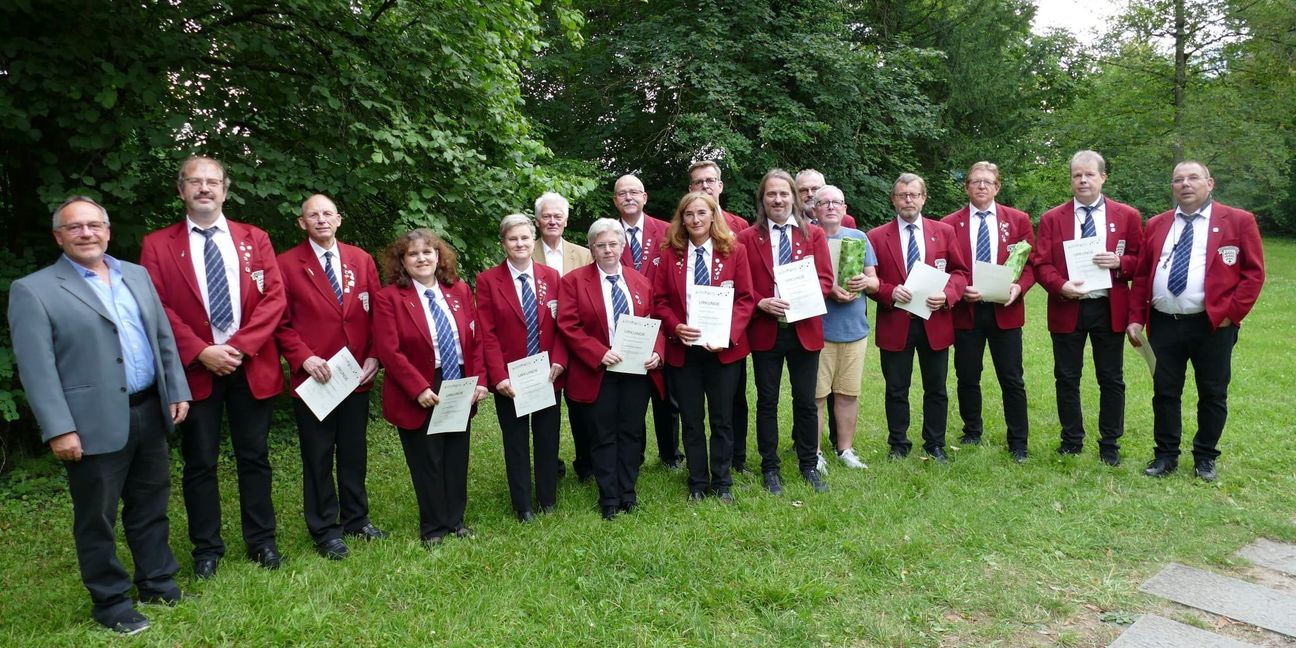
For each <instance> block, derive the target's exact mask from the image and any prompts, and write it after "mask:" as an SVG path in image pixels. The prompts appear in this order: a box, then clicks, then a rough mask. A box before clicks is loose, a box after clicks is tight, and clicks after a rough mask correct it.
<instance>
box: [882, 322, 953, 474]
mask: <svg viewBox="0 0 1296 648" xmlns="http://www.w3.org/2000/svg"><path fill="white" fill-rule="evenodd" d="M879 351H880V352H881V353H880V355H881V359H882V379H883V381H885V382H886V419H887V443H888V444H890V445H891V449H892V450H893V451H896V450H898V451H900V452H903V453H906V454H907V453H908V452H909V449H910V448H912V447H913V444H911V443H910V442H909V386H910V384H911V383H912V382H913V358H914V353H915V352H917V354H918V370H919V371H920V372H922V387H923V423H922V437H923V449H924V450H926V451H927V452H931V451H933V450H936V449H937V448H944V447H945V426H946V424H947V419H948V417H949V395H948V394H946V392H945V379H946V377H947V376H948V375H949V349H942V350H940V351H933V350H932V348H931V345H929V344H928V343H927V330H926V329H925V328H923V320H922V319H921V318H917V317H914V318H913V319H911V320H910V322H909V338H908V340H907V341H906V343H905V348H904V350H902V351H887V350H885V349H879Z"/></svg>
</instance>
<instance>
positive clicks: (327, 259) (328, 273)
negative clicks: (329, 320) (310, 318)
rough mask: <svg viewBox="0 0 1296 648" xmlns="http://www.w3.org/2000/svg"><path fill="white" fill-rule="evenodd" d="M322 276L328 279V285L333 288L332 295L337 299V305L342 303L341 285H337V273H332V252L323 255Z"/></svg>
mask: <svg viewBox="0 0 1296 648" xmlns="http://www.w3.org/2000/svg"><path fill="white" fill-rule="evenodd" d="M324 276H325V277H328V282H329V285H330V286H332V287H333V295H334V296H335V297H337V300H338V304H339V305H340V304H341V303H342V284H339V283H338V280H337V273H336V272H333V252H331V251H330V252H325V253H324Z"/></svg>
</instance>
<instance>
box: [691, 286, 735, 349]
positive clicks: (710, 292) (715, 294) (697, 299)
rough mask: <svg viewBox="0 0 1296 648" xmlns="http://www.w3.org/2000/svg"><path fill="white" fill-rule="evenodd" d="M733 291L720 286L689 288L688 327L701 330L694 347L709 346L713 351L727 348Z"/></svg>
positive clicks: (731, 316)
mask: <svg viewBox="0 0 1296 648" xmlns="http://www.w3.org/2000/svg"><path fill="white" fill-rule="evenodd" d="M733 301H734V289H733V288H724V287H721V286H689V288H688V305H687V306H686V307H685V308H686V310H687V311H688V325H689V326H692V327H693V328H696V329H702V337H700V338H698V339H697V341H696V342H694V343H693V344H695V345H702V344H710V345H711V347H712V348H715V349H727V348H729V333H730V326H731V325H732V324H733Z"/></svg>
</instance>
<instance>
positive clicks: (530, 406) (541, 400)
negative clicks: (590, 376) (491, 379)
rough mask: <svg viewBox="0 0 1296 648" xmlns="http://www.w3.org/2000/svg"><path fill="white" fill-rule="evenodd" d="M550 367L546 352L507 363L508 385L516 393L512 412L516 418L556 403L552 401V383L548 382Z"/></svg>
mask: <svg viewBox="0 0 1296 648" xmlns="http://www.w3.org/2000/svg"><path fill="white" fill-rule="evenodd" d="M550 366H551V365H550V364H549V352H548V351H541V352H540V353H537V354H535V355H533V356H527V357H525V358H522V359H521V360H514V361H513V362H510V363H508V377H509V384H511V385H512V386H513V391H514V392H516V395H515V396H514V397H513V410H514V412H515V413H516V414H517V415H518V418H521V417H523V416H526V415H527V414H530V413H532V412H538V411H540V410H542V409H544V408H546V407H553V406H554V404H555V403H557V402H558V401H556V400H554V390H553V383H551V382H549V368H550Z"/></svg>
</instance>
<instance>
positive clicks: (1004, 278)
mask: <svg viewBox="0 0 1296 648" xmlns="http://www.w3.org/2000/svg"><path fill="white" fill-rule="evenodd" d="M1014 274H1016V273H1015V272H1013V269H1012V268H1010V267H1008V266H1001V265H997V264H994V263H986V262H985V261H974V262H973V263H972V287H973V288H975V289H977V290H979V291H981V299H982V300H984V301H988V302H994V303H996V304H1007V303H1008V297H1009V296H1010V295H1011V292H1010V290H1011V286H1012V282H1013V275H1014Z"/></svg>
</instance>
